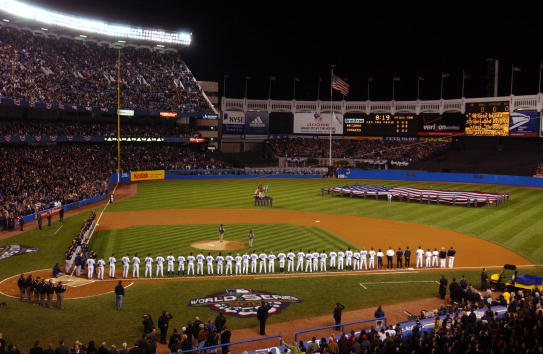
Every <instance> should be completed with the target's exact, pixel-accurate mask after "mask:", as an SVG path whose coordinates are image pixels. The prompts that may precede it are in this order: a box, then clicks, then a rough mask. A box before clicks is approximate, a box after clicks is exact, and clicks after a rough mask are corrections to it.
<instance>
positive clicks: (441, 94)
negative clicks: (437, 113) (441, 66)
mask: <svg viewBox="0 0 543 354" xmlns="http://www.w3.org/2000/svg"><path fill="white" fill-rule="evenodd" d="M439 99H440V100H442V99H443V73H441V90H440V93H439Z"/></svg>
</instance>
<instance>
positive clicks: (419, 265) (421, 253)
mask: <svg viewBox="0 0 543 354" xmlns="http://www.w3.org/2000/svg"><path fill="white" fill-rule="evenodd" d="M415 253H416V255H417V268H422V256H424V250H423V249H422V248H420V247H419V249H417V250H416V251H415Z"/></svg>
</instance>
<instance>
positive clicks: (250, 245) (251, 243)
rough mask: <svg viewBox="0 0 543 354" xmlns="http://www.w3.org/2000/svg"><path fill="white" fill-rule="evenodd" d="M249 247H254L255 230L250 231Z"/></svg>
mask: <svg viewBox="0 0 543 354" xmlns="http://www.w3.org/2000/svg"><path fill="white" fill-rule="evenodd" d="M248 237H249V247H253V241H254V239H255V234H254V233H253V230H250V231H249V235H248Z"/></svg>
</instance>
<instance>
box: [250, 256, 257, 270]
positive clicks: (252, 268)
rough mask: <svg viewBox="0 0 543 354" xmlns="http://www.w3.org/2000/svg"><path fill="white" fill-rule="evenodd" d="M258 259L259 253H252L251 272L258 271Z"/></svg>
mask: <svg viewBox="0 0 543 354" xmlns="http://www.w3.org/2000/svg"><path fill="white" fill-rule="evenodd" d="M257 261H258V255H257V254H256V253H254V252H253V253H251V273H253V274H255V273H256V262H257Z"/></svg>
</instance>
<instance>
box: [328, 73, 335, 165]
mask: <svg viewBox="0 0 543 354" xmlns="http://www.w3.org/2000/svg"><path fill="white" fill-rule="evenodd" d="M334 67H335V65H332V67H331V69H330V126H329V127H328V132H329V140H330V144H329V150H328V166H329V167H331V166H332V116H333V115H334V106H333V105H334V100H333V98H334V90H333V88H332V82H333V81H334Z"/></svg>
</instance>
